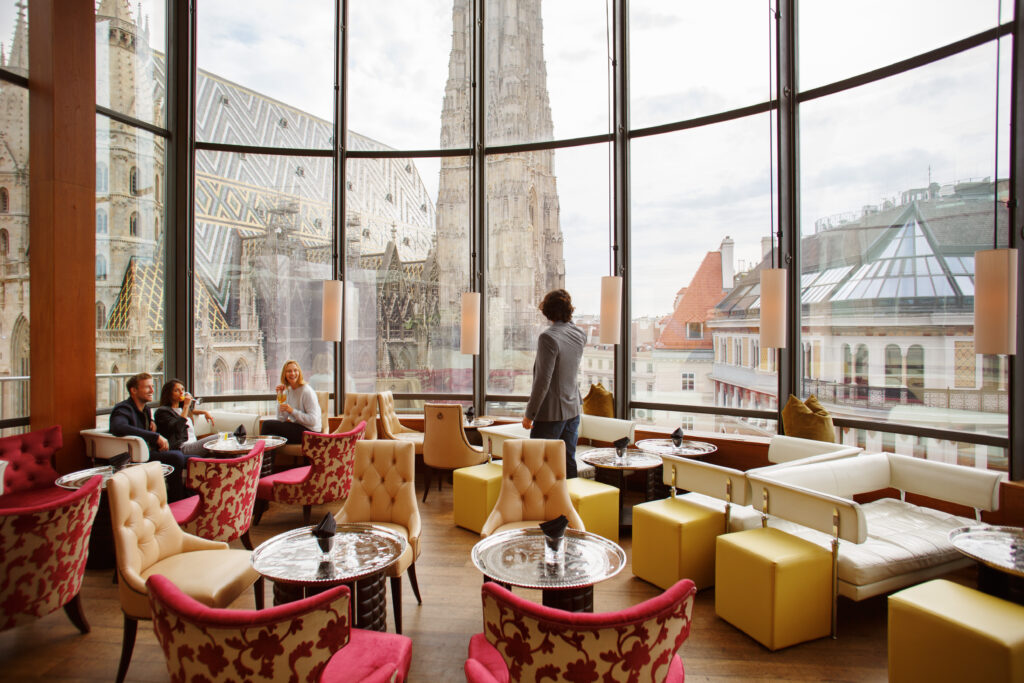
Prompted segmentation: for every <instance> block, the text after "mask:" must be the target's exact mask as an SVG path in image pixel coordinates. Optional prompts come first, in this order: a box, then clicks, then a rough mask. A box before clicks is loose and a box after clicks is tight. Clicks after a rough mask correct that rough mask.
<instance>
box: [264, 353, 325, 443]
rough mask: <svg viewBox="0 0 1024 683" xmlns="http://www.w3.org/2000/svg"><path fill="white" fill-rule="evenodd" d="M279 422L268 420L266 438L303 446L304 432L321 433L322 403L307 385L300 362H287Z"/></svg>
mask: <svg viewBox="0 0 1024 683" xmlns="http://www.w3.org/2000/svg"><path fill="white" fill-rule="evenodd" d="M277 404H278V405H277V419H276V420H264V421H263V427H262V428H261V431H262V432H263V433H264V434H273V435H275V436H283V437H284V438H286V439H288V443H299V444H300V443H302V434H303V432H318V431H320V402H319V401H318V400H317V398H316V392H315V391H313V387H311V386H309V385H308V384H306V380H305V379H304V378H303V376H302V368H300V367H299V364H298V362H297V361H294V360H288V361H285V363H284V367H282V368H281V383H280V384H278V385H277Z"/></svg>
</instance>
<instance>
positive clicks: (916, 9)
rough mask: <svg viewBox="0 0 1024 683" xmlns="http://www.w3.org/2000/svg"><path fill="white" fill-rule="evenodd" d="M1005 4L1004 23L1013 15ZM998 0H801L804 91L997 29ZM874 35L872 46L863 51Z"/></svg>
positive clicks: (800, 17)
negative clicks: (866, 39)
mask: <svg viewBox="0 0 1024 683" xmlns="http://www.w3.org/2000/svg"><path fill="white" fill-rule="evenodd" d="M1012 5H1013V3H1010V2H1004V3H1003V15H1004V16H1003V21H1004V22H1005V21H1009V20H1011V19H1012V18H1013V7H1012ZM997 6H998V2H997V0H975V1H974V2H959V1H958V0H905V1H903V2H887V0H867V1H866V2H858V3H856V4H848V3H841V2H833V1H832V0H801V2H800V11H799V12H798V14H797V16H798V21H799V27H798V29H797V31H798V36H799V41H800V44H799V54H800V89H801V90H808V89H810V88H816V87H818V86H819V85H825V84H826V83H832V82H834V81H838V80H842V79H844V78H848V77H850V76H855V75H857V74H861V73H864V72H866V71H871V70H872V69H877V68H880V67H883V66H886V65H888V64H892V63H894V62H898V61H900V60H903V59H907V58H909V57H913V56H914V55H918V54H921V53H923V52H928V51H929V50H934V49H935V48H938V47H942V46H943V45H948V44H949V43H953V42H955V41H957V40H960V39H962V38H966V37H968V36H971V35H974V34H975V33H980V32H982V31H985V30H987V29H990V28H993V27H994V26H996V24H997V22H998V14H997ZM864 36H871V49H869V50H865V49H864Z"/></svg>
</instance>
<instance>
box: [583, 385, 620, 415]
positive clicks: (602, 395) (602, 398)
mask: <svg viewBox="0 0 1024 683" xmlns="http://www.w3.org/2000/svg"><path fill="white" fill-rule="evenodd" d="M583 414H584V415H597V416H598V417H615V403H614V401H613V399H612V392H610V391H608V390H607V389H605V388H604V385H602V384H601V383H600V382H598V383H597V384H591V385H590V391H588V392H587V395H586V396H584V397H583Z"/></svg>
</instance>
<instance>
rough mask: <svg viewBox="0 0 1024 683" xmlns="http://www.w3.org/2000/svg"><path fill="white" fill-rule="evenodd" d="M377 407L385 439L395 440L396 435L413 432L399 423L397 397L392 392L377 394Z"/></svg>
mask: <svg viewBox="0 0 1024 683" xmlns="http://www.w3.org/2000/svg"><path fill="white" fill-rule="evenodd" d="M377 405H378V406H379V408H380V426H381V430H382V431H383V433H384V438H385V439H393V438H395V434H401V433H402V432H409V431H412V430H411V429H408V428H406V427H405V425H403V424H402V423H401V422H399V421H398V414H397V413H396V412H395V395H394V394H393V393H391V392H390V391H382V392H380V393H379V394H377Z"/></svg>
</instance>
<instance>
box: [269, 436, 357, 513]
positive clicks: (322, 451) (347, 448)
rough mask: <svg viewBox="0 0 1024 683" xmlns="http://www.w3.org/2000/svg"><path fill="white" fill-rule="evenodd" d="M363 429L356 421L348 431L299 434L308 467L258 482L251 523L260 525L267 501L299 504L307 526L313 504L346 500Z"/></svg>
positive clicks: (281, 473) (286, 471)
mask: <svg viewBox="0 0 1024 683" xmlns="http://www.w3.org/2000/svg"><path fill="white" fill-rule="evenodd" d="M365 429H366V423H365V422H360V423H359V424H358V425H357V426H356V428H355V429H353V430H352V431H350V432H342V433H340V434H317V433H316V432H306V433H305V434H303V435H302V455H303V457H305V458H306V459H307V460H309V462H310V464H309V465H306V466H305V467H296V468H294V469H290V470H285V471H284V472H278V473H276V474H271V475H269V476H266V477H263V478H262V479H260V482H259V485H258V486H257V487H256V498H257V501H258V502H257V505H256V518H255V520H254V521H253V524H259V523H260V517H261V516H262V515H263V512H264V510H266V509H267V504H268V503H269V502H270V501H274V502H277V503H287V504H290V505H301V506H302V520H303V523H304V524H309V520H310V514H311V511H312V507H313V506H314V505H323V504H324V503H333V502H337V501H344V500H345V499H346V498H348V494H349V491H350V490H351V489H352V468H353V463H354V462H355V448H356V442H357V441H358V440H359V438H360V437H361V436H362V434H363V430H365Z"/></svg>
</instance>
